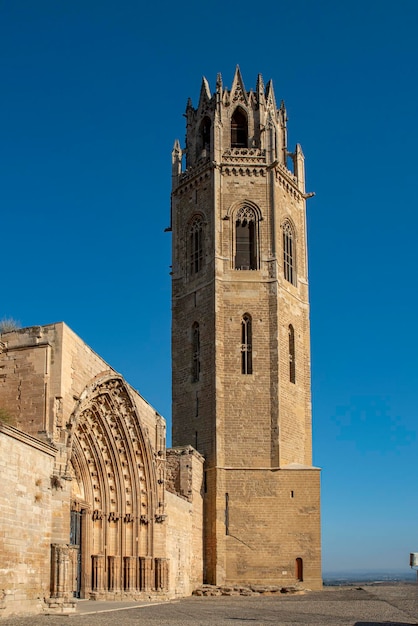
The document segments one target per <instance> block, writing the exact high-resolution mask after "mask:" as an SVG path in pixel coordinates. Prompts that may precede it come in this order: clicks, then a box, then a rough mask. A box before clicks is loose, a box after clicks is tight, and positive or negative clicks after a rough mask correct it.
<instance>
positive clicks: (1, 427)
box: [0, 422, 58, 457]
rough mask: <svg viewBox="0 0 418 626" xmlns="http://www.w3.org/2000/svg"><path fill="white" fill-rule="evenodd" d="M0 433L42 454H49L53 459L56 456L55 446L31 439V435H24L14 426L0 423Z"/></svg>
mask: <svg viewBox="0 0 418 626" xmlns="http://www.w3.org/2000/svg"><path fill="white" fill-rule="evenodd" d="M0 433H4V434H5V435H7V436H9V437H12V438H13V439H15V440H16V441H20V442H21V443H25V444H26V445H28V446H31V447H32V448H35V449H37V450H39V451H40V452H44V453H45V454H49V455H50V456H53V457H55V456H56V455H57V452H58V450H57V448H56V447H55V446H53V445H51V444H49V443H46V442H44V441H41V440H40V439H36V437H32V435H28V434H27V433H24V432H23V431H21V430H19V429H17V428H15V427H14V426H10V425H9V424H5V423H4V422H0Z"/></svg>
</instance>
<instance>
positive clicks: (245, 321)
mask: <svg viewBox="0 0 418 626" xmlns="http://www.w3.org/2000/svg"><path fill="white" fill-rule="evenodd" d="M251 343H252V328H251V317H250V316H249V315H248V314H247V313H246V314H245V315H244V316H243V318H242V321H241V373H242V374H252V373H253V361H252V345H251Z"/></svg>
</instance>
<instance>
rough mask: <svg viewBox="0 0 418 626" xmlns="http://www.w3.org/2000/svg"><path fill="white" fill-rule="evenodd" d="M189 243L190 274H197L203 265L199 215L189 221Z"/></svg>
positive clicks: (201, 229) (201, 224)
mask: <svg viewBox="0 0 418 626" xmlns="http://www.w3.org/2000/svg"><path fill="white" fill-rule="evenodd" d="M189 245H190V251H189V258H190V274H197V272H200V270H201V269H202V265H203V223H202V220H201V218H200V217H196V218H195V219H194V220H193V222H192V223H191V226H190V232H189Z"/></svg>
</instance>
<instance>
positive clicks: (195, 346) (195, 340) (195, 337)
mask: <svg viewBox="0 0 418 626" xmlns="http://www.w3.org/2000/svg"><path fill="white" fill-rule="evenodd" d="M199 377H200V329H199V324H198V323H197V322H195V323H194V324H193V326H192V382H194V383H195V382H197V381H198V380H199Z"/></svg>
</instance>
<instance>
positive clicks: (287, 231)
mask: <svg viewBox="0 0 418 626" xmlns="http://www.w3.org/2000/svg"><path fill="white" fill-rule="evenodd" d="M283 271H284V277H285V279H286V280H288V281H289V283H292V285H296V246H295V235H294V232H293V228H292V226H291V225H290V223H289V222H285V223H284V224H283Z"/></svg>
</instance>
